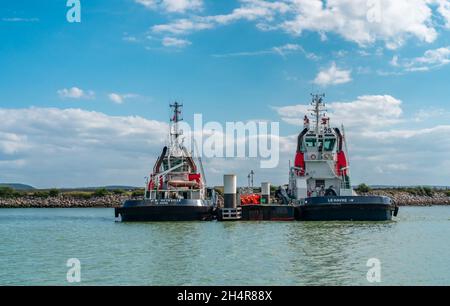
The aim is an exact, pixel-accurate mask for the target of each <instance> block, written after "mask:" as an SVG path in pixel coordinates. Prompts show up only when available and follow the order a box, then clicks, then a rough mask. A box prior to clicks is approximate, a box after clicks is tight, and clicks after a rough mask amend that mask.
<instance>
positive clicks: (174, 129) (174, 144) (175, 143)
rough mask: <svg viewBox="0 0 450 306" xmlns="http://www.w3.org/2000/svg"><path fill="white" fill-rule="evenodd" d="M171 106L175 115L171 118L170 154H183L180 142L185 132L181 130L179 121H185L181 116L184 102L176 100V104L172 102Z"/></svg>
mask: <svg viewBox="0 0 450 306" xmlns="http://www.w3.org/2000/svg"><path fill="white" fill-rule="evenodd" d="M170 107H171V108H173V115H172V118H170V122H171V123H172V126H171V127H170V150H169V156H180V155H181V156H182V155H183V148H182V145H181V143H180V136H181V135H182V134H183V131H182V130H180V128H179V125H178V123H179V122H180V121H183V118H181V108H182V107H183V104H180V103H178V102H175V103H174V104H170ZM169 160H170V159H169Z"/></svg>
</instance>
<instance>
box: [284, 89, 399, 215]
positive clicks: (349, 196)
mask: <svg viewBox="0 0 450 306" xmlns="http://www.w3.org/2000/svg"><path fill="white" fill-rule="evenodd" d="M324 97H325V95H317V94H314V95H312V103H311V105H312V107H313V109H312V110H311V111H312V115H313V116H314V119H313V122H312V123H313V124H312V125H311V124H310V120H309V118H308V116H307V115H305V117H304V127H303V130H302V131H301V133H300V134H299V135H298V138H297V152H296V155H295V161H294V166H293V167H291V168H290V171H289V185H288V187H287V197H288V198H289V199H290V201H292V203H293V204H294V205H296V208H297V210H296V219H297V220H306V221H325V220H337V221H340V220H353V221H385V220H391V219H392V216H396V215H397V213H398V207H397V206H396V205H395V204H394V203H393V201H392V199H391V198H389V197H383V196H358V195H357V194H356V192H355V191H354V190H353V189H352V187H351V182H350V169H349V163H348V158H347V156H348V153H347V146H346V140H345V133H344V127H343V126H342V127H341V129H339V128H336V127H331V126H330V118H329V117H327V116H326V110H325V103H324V102H323V99H324Z"/></svg>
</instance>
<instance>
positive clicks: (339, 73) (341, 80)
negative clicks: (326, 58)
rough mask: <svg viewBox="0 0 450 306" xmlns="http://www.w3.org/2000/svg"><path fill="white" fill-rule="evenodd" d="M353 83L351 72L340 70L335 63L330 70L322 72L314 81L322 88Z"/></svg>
mask: <svg viewBox="0 0 450 306" xmlns="http://www.w3.org/2000/svg"><path fill="white" fill-rule="evenodd" d="M351 81H352V77H351V71H350V70H344V69H340V68H338V67H337V66H336V63H334V62H333V63H332V64H331V66H330V67H329V68H328V69H324V70H322V71H320V72H319V73H318V74H317V76H316V78H315V79H314V83H315V84H317V85H321V86H328V85H339V84H345V83H348V82H351Z"/></svg>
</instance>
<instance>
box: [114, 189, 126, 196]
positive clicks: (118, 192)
mask: <svg viewBox="0 0 450 306" xmlns="http://www.w3.org/2000/svg"><path fill="white" fill-rule="evenodd" d="M112 192H113V193H114V194H117V195H122V194H124V193H126V192H125V190H123V189H114V190H113V191H112Z"/></svg>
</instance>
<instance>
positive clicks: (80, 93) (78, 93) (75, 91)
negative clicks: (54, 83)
mask: <svg viewBox="0 0 450 306" xmlns="http://www.w3.org/2000/svg"><path fill="white" fill-rule="evenodd" d="M57 93H58V95H59V97H60V98H61V99H93V98H94V97H95V93H94V92H93V91H91V90H89V91H87V92H86V91H84V90H83V89H80V88H78V87H72V88H63V89H60V90H58V91H57Z"/></svg>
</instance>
